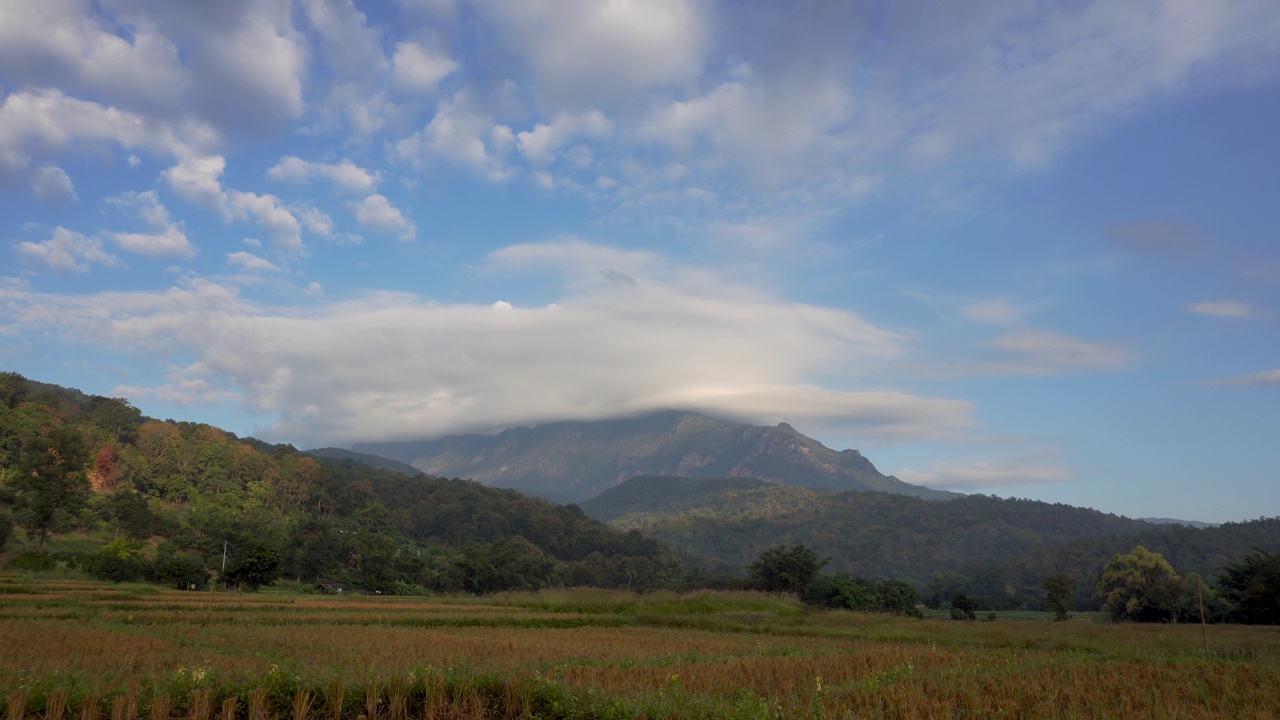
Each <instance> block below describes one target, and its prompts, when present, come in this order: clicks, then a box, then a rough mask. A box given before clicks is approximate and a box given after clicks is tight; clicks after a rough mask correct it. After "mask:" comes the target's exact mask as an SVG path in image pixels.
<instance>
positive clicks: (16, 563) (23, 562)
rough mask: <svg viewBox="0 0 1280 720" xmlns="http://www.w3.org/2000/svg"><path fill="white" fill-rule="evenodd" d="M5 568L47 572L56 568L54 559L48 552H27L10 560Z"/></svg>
mask: <svg viewBox="0 0 1280 720" xmlns="http://www.w3.org/2000/svg"><path fill="white" fill-rule="evenodd" d="M5 567H6V568H7V569H9V570H28V571H31V572H47V571H49V570H52V569H53V568H54V559H53V556H52V555H50V554H49V553H47V552H25V553H22V554H21V555H19V556H18V557H16V558H14V559H12V560H10V561H9V564H8V565H6V566H5Z"/></svg>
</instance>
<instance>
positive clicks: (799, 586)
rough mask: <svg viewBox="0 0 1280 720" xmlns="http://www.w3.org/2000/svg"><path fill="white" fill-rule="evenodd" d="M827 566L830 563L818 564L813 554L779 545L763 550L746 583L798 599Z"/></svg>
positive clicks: (798, 547) (802, 549)
mask: <svg viewBox="0 0 1280 720" xmlns="http://www.w3.org/2000/svg"><path fill="white" fill-rule="evenodd" d="M828 562H830V560H819V559H818V555H817V553H815V552H814V551H813V550H811V549H809V548H807V547H805V546H804V545H796V546H794V547H792V548H787V547H785V546H782V545H779V546H778V547H776V548H773V549H772V550H766V551H765V552H764V553H763V554H761V555H760V557H759V558H757V559H756V561H755V562H753V563H751V574H750V576H749V577H748V581H749V582H750V583H751V585H752V586H753V587H756V588H758V589H760V590H767V591H769V592H793V593H796V594H797V595H801V594H803V593H804V590H805V588H807V587H809V583H811V582H813V579H814V578H815V577H817V576H818V571H819V570H821V569H822V568H823V566H824V565H826V564H827V563H828Z"/></svg>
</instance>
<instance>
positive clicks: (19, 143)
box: [0, 90, 217, 175]
mask: <svg viewBox="0 0 1280 720" xmlns="http://www.w3.org/2000/svg"><path fill="white" fill-rule="evenodd" d="M216 136H217V134H216V132H214V130H213V129H212V128H210V127H209V126H207V125H203V124H201V123H195V122H184V123H179V124H173V123H169V122H164V121H157V120H154V119H151V118H148V117H146V116H143V115H139V114H136V113H130V112H125V111H122V110H118V109H116V108H113V107H107V106H104V105H100V104H98V103H95V102H89V101H86V100H79V99H77V98H72V97H67V96H66V95H64V94H63V93H62V92H61V91H58V90H35V91H26V90H24V91H20V92H15V93H12V94H10V95H9V96H8V97H6V98H5V100H4V104H3V105H0V175H3V174H13V173H16V172H20V171H22V170H23V169H24V168H26V167H27V166H28V165H29V164H30V162H31V160H32V158H33V157H34V156H36V155H41V154H49V153H55V152H64V151H66V150H68V149H70V148H72V147H73V146H79V145H86V144H87V145H89V146H90V147H92V146H93V144H100V143H110V144H115V145H119V146H120V147H123V148H125V149H134V148H143V149H147V150H150V151H152V152H155V153H158V154H161V155H163V156H168V157H178V158H181V157H186V156H189V155H191V154H192V153H193V152H195V150H196V149H197V148H200V147H203V146H206V145H209V144H211V143H212V142H213V141H214V140H215V139H216Z"/></svg>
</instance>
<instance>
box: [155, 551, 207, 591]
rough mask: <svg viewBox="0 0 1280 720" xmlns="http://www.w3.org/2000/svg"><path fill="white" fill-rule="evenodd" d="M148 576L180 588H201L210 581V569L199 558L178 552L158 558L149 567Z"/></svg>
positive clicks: (156, 581) (157, 581) (162, 583)
mask: <svg viewBox="0 0 1280 720" xmlns="http://www.w3.org/2000/svg"><path fill="white" fill-rule="evenodd" d="M146 578H147V580H148V581H150V582H153V583H157V584H159V585H168V586H169V587H171V588H175V589H178V590H199V589H201V588H203V587H205V586H206V585H207V584H208V583H209V571H207V570H205V569H204V563H203V562H201V561H200V559H199V558H197V557H194V556H192V555H189V554H186V553H178V554H173V555H168V556H166V557H159V558H156V560H155V562H153V563H151V566H150V567H149V568H147V570H146Z"/></svg>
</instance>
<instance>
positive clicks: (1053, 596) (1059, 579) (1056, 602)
mask: <svg viewBox="0 0 1280 720" xmlns="http://www.w3.org/2000/svg"><path fill="white" fill-rule="evenodd" d="M1075 587H1076V579H1075V578H1073V577H1070V576H1068V575H1063V574H1061V573H1059V574H1055V575H1050V576H1049V577H1048V578H1046V579H1045V581H1044V585H1043V588H1044V591H1045V605H1046V606H1047V607H1048V609H1049V610H1052V611H1053V619H1054V620H1070V619H1071V611H1072V610H1075V609H1076V604H1075V599H1074V595H1075Z"/></svg>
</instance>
